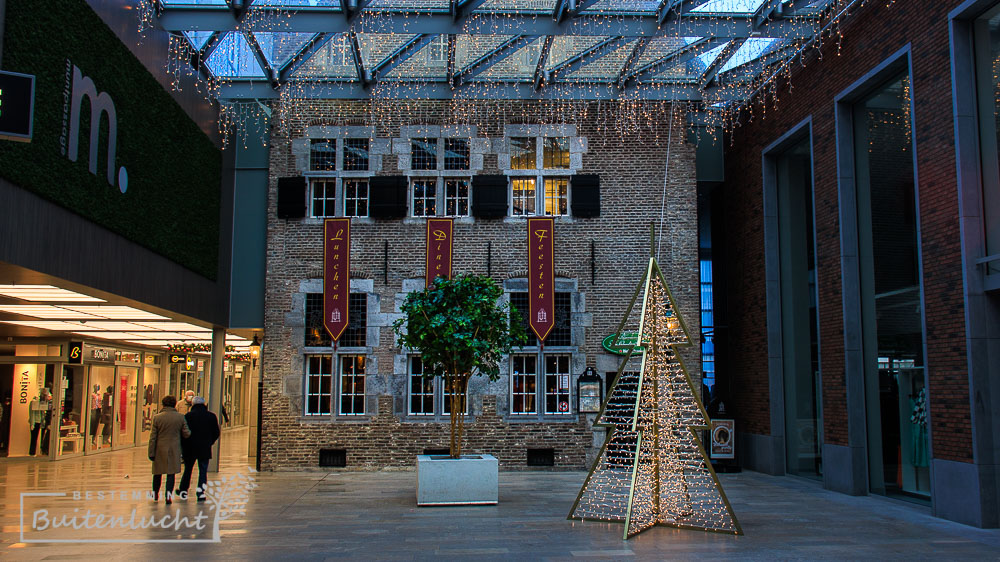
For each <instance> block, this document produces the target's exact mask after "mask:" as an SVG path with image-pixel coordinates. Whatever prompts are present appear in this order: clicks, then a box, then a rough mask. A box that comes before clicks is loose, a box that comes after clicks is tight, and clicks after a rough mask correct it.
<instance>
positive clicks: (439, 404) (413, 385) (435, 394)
mask: <svg viewBox="0 0 1000 562" xmlns="http://www.w3.org/2000/svg"><path fill="white" fill-rule="evenodd" d="M407 362H408V364H409V369H408V371H409V373H408V374H407V378H408V379H409V384H408V385H407V386H408V389H409V397H408V402H409V409H408V411H407V413H408V414H409V415H411V416H428V417H432V416H433V417H444V416H448V415H450V414H451V396H452V393H451V392H450V389H449V388H447V384H445V381H444V379H441V378H440V377H433V378H432V377H425V376H424V368H423V362H422V360H421V358H420V356H419V355H413V356H411V357H409V359H408V361H407ZM461 407H462V411H463V412H464V413H466V414H468V413H469V401H468V394H466V396H465V397H463V398H462V406H461Z"/></svg>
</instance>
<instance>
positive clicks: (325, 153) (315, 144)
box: [309, 139, 337, 172]
mask: <svg viewBox="0 0 1000 562" xmlns="http://www.w3.org/2000/svg"><path fill="white" fill-rule="evenodd" d="M309 169H310V170H313V171H317V172H332V171H334V170H336V169H337V139H312V141H311V142H310V144H309Z"/></svg>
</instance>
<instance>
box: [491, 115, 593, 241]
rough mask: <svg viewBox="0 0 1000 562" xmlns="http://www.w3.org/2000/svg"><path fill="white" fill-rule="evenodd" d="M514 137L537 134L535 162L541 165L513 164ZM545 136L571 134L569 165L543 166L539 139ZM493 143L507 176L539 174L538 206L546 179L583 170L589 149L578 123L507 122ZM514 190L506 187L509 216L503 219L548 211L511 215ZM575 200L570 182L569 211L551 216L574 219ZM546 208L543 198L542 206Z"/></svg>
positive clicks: (519, 217) (512, 219) (515, 220)
mask: <svg viewBox="0 0 1000 562" xmlns="http://www.w3.org/2000/svg"><path fill="white" fill-rule="evenodd" d="M511 137H535V138H536V139H539V140H536V143H535V150H536V158H535V165H536V166H539V167H536V168H535V169H533V170H514V169H511V167H510V138H511ZM545 137H567V138H569V168H542V167H541V166H544V164H545V159H544V158H543V156H542V151H543V146H542V145H543V143H542V142H541V141H540V139H543V138H545ZM494 146H495V147H496V152H497V166H499V168H500V171H501V172H502V173H503V174H504V175H506V176H508V177H515V176H530V177H534V178H536V180H535V194H536V209H537V208H539V207H538V206H537V201H538V199H537V197H538V193H539V191H542V192H543V193H544V189H545V188H544V180H545V178H546V177H565V178H569V177H570V176H573V175H575V174H578V173H580V171H581V170H582V169H583V155H584V154H586V152H587V147H588V145H587V137H581V136H578V135H577V128H576V125H505V126H504V138H503V140H499V139H498V140H496V141H494ZM513 199H514V193H513V186H508V188H507V217H505V218H504V222H522V221H524V220H525V219H527V218H529V217H536V216H537V217H543V216H546V215H517V216H514V215H511V212H512V211H513V208H514V200H513ZM572 201H573V188H572V186H570V188H569V190H568V192H567V201H566V206H567V214H565V215H550V216H552V218H554V219H557V220H559V221H566V222H572V221H573V216H572V213H570V212H569V209H570V205H571V204H572ZM541 208H542V209H544V208H545V207H544V201H543V206H542V207H541Z"/></svg>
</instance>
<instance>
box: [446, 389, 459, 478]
mask: <svg viewBox="0 0 1000 562" xmlns="http://www.w3.org/2000/svg"><path fill="white" fill-rule="evenodd" d="M456 378H457V377H456V376H455V375H448V377H447V384H446V385H445V386H447V388H448V392H449V393H450V395H449V396H448V400H449V404H450V405H451V416H450V420H451V444H450V446H449V448H448V450H449V452H450V453H451V458H453V459H457V458H460V457H461V456H462V442H461V430H460V426H459V424H460V423H461V418H460V417H459V415H458V409H457V408H456V407H455V386H457V384H456V383H457V380H456Z"/></svg>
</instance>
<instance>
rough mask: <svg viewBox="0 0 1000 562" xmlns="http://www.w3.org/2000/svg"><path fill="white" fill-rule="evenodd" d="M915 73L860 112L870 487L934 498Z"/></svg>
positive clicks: (872, 98) (858, 158) (857, 128)
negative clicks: (913, 126)
mask: <svg viewBox="0 0 1000 562" xmlns="http://www.w3.org/2000/svg"><path fill="white" fill-rule="evenodd" d="M910 116H911V111H910V79H909V76H908V75H907V74H905V73H904V74H901V75H899V76H897V77H896V78H894V79H893V80H891V81H889V82H888V83H887V84H885V85H884V86H883V87H881V88H879V89H878V90H877V91H875V92H873V93H872V94H871V95H870V96H868V97H867V98H865V99H863V100H861V101H860V102H859V103H857V104H856V105H855V108H854V125H855V146H856V148H855V158H856V162H857V182H858V198H857V200H858V225H859V245H858V246H859V251H860V254H859V257H860V263H861V297H862V321H863V334H864V342H863V348H864V352H865V363H866V368H865V387H866V388H865V395H866V403H867V408H868V419H867V421H868V449H869V478H870V482H871V491H872V492H874V493H879V494H889V495H900V496H904V497H909V498H929V496H930V472H929V467H928V465H929V464H930V463H929V454H928V453H929V448H928V439H927V437H928V435H927V425H928V419H927V402H926V391H925V389H924V385H925V382H924V381H925V369H924V351H923V346H924V340H925V334H924V327H923V326H924V323H923V305H922V300H921V283H920V242H919V237H918V233H917V209H916V190H915V187H916V185H915V181H914V173H913V170H914V163H913V149H912V129H911V122H910V119H911V117H910Z"/></svg>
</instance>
